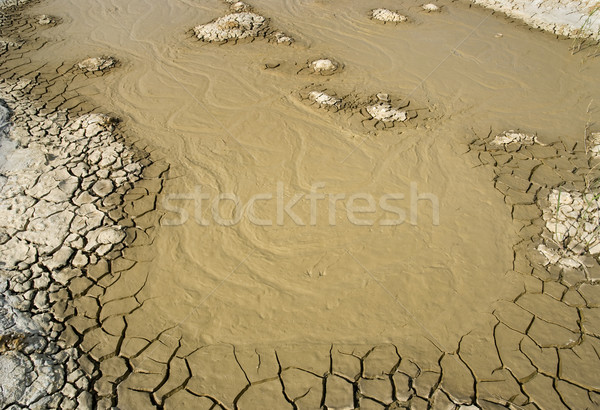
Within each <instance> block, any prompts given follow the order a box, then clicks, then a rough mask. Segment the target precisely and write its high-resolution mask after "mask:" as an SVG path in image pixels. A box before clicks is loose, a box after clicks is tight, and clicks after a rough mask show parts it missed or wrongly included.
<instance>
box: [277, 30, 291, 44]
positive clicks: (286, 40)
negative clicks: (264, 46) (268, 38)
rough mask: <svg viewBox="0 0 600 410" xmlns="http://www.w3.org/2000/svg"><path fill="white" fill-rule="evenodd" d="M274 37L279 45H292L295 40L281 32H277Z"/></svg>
mask: <svg viewBox="0 0 600 410" xmlns="http://www.w3.org/2000/svg"><path fill="white" fill-rule="evenodd" d="M272 37H273V38H274V39H275V42H276V43H278V44H292V43H293V42H294V39H293V38H292V37H290V36H288V35H286V34H284V33H282V32H280V31H276V32H274V33H273V34H272Z"/></svg>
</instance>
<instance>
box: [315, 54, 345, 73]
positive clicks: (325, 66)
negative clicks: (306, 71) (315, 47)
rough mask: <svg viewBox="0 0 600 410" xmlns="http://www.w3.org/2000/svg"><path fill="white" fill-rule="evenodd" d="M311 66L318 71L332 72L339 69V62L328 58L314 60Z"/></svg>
mask: <svg viewBox="0 0 600 410" xmlns="http://www.w3.org/2000/svg"><path fill="white" fill-rule="evenodd" d="M310 67H311V68H312V69H313V70H314V71H315V72H317V73H331V72H333V71H335V70H337V69H338V67H339V64H338V63H336V62H335V61H332V60H330V59H328V58H322V59H319V60H315V61H312V62H311V63H310Z"/></svg>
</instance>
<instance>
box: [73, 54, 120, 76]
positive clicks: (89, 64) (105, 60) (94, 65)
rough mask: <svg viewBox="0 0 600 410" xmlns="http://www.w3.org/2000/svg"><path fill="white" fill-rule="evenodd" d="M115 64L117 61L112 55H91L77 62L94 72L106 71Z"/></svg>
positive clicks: (81, 67) (82, 67)
mask: <svg viewBox="0 0 600 410" xmlns="http://www.w3.org/2000/svg"><path fill="white" fill-rule="evenodd" d="M115 64H116V61H115V59H113V58H112V57H91V58H88V59H87V60H83V61H82V62H80V63H79V64H77V66H78V67H79V68H80V69H82V70H84V71H87V72H90V73H93V72H96V71H104V70H106V69H108V68H111V67H113V66H114V65H115Z"/></svg>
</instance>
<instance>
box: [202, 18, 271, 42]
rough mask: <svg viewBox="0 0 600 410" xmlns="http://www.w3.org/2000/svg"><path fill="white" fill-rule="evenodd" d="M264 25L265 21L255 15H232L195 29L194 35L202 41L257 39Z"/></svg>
mask: <svg viewBox="0 0 600 410" xmlns="http://www.w3.org/2000/svg"><path fill="white" fill-rule="evenodd" d="M266 25H267V24H266V19H265V18H264V17H263V16H260V15H258V14H256V13H249V12H241V13H232V14H227V15H226V16H223V17H220V18H218V19H216V20H215V21H213V22H211V23H208V24H202V25H199V26H197V27H195V28H194V33H195V34H196V37H198V39H200V40H202V41H208V42H213V41H226V40H231V39H242V38H247V37H257V36H258V35H259V33H260V32H261V30H263V29H264V28H266Z"/></svg>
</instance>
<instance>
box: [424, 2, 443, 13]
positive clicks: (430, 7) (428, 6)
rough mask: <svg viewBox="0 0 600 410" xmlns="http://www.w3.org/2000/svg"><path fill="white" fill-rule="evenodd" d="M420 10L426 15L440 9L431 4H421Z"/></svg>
mask: <svg viewBox="0 0 600 410" xmlns="http://www.w3.org/2000/svg"><path fill="white" fill-rule="evenodd" d="M421 8H422V9H423V10H425V11H426V12H428V13H431V12H435V11H440V8H439V7H438V6H436V5H435V4H433V3H427V4H423V6H421Z"/></svg>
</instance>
